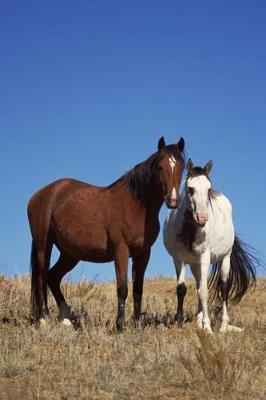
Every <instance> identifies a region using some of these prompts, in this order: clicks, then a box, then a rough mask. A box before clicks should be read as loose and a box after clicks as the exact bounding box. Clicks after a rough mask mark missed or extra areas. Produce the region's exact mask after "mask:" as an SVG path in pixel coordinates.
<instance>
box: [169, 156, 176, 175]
mask: <svg viewBox="0 0 266 400" xmlns="http://www.w3.org/2000/svg"><path fill="white" fill-rule="evenodd" d="M169 164H170V167H171V168H172V172H174V168H175V166H176V159H175V157H174V156H171V157H169Z"/></svg>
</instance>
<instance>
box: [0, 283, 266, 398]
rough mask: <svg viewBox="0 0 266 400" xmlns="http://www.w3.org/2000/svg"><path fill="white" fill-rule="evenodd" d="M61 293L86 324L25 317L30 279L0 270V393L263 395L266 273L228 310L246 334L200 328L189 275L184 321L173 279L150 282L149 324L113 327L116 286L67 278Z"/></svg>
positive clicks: (54, 395) (129, 303) (57, 395)
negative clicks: (178, 317) (38, 323)
mask: <svg viewBox="0 0 266 400" xmlns="http://www.w3.org/2000/svg"><path fill="white" fill-rule="evenodd" d="M63 286H64V293H65V295H66V297H67V299H68V301H69V303H70V304H71V305H72V307H73V309H74V311H75V312H76V313H77V314H78V315H80V316H81V323H82V327H81V328H80V329H78V330H74V329H73V328H72V327H65V326H62V325H61V324H60V323H59V322H58V321H57V309H56V306H55V303H54V302H53V300H52V298H51V296H50V298H49V303H50V311H51V315H50V318H49V319H48V323H47V325H46V326H44V327H40V328H36V327H35V326H32V325H30V324H29V322H28V315H29V292H30V284H29V278H28V277H17V278H12V279H7V278H4V277H0V399H1V400H6V399H12V400H14V399H23V400H24V399H43V400H46V399H47V400H48V399H49V400H50V399H58V400H59V399H61V400H63V399H79V400H80V399H84V400H85V399H178V398H185V399H241V400H242V399H265V398H266V341H265V333H266V313H265V304H266V279H263V278H260V279H259V280H258V285H257V288H256V290H255V291H251V292H250V293H248V294H247V295H246V296H245V298H244V299H243V300H242V302H241V303H240V304H239V305H237V306H234V307H231V309H230V316H231V317H232V322H233V323H234V325H237V326H241V327H244V328H245V330H244V332H242V333H226V334H224V335H221V334H219V333H218V327H219V317H218V316H217V311H218V310H217V307H214V306H213V307H212V308H211V320H212V323H213V328H214V335H213V336H209V335H206V334H204V333H203V332H201V331H199V330H198V329H197V328H196V325H195V319H194V312H195V309H196V293H195V285H194V281H192V280H191V281H190V280H189V281H188V295H187V298H186V302H185V310H186V320H187V321H186V323H185V324H184V327H183V328H182V329H178V328H177V327H176V326H175V324H174V314H175V309H176V296H175V286H176V284H175V280H173V279H166V278H160V279H154V280H146V281H145V286H144V301H143V311H144V315H143V325H144V327H143V329H139V330H137V329H135V328H134V326H133V323H132V321H131V315H132V296H131V293H130V295H129V298H128V301H127V309H126V316H127V320H126V329H125V331H124V332H123V333H122V334H117V333H116V332H115V330H114V322H115V315H116V308H117V304H116V292H115V285H114V284H113V283H111V284H104V285H101V284H96V285H94V284H92V283H90V282H80V283H77V284H71V283H65V284H64V285H63Z"/></svg>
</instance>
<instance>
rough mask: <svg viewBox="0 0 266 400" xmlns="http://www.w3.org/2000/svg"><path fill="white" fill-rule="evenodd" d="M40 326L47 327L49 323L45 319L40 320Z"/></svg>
mask: <svg viewBox="0 0 266 400" xmlns="http://www.w3.org/2000/svg"><path fill="white" fill-rule="evenodd" d="M39 324H40V326H46V325H47V322H46V321H45V319H44V318H40V319H39Z"/></svg>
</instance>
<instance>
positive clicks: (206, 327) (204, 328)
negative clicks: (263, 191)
mask: <svg viewBox="0 0 266 400" xmlns="http://www.w3.org/2000/svg"><path fill="white" fill-rule="evenodd" d="M202 330H204V332H206V333H208V334H209V335H213V331H212V328H211V327H210V325H205V326H203V328H202Z"/></svg>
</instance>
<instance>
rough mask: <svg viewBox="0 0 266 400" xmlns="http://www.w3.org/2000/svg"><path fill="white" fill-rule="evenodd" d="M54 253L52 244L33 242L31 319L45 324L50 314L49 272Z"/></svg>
mask: <svg viewBox="0 0 266 400" xmlns="http://www.w3.org/2000/svg"><path fill="white" fill-rule="evenodd" d="M51 251H52V243H50V242H49V241H47V242H46V243H43V244H40V243H37V244H36V243H35V242H34V241H33V242H32V251H31V268H32V278H31V318H32V319H33V320H34V321H39V322H40V323H41V324H43V323H44V321H45V320H44V319H45V316H46V315H47V314H48V305H47V271H48V268H49V262H50V257H51Z"/></svg>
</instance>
